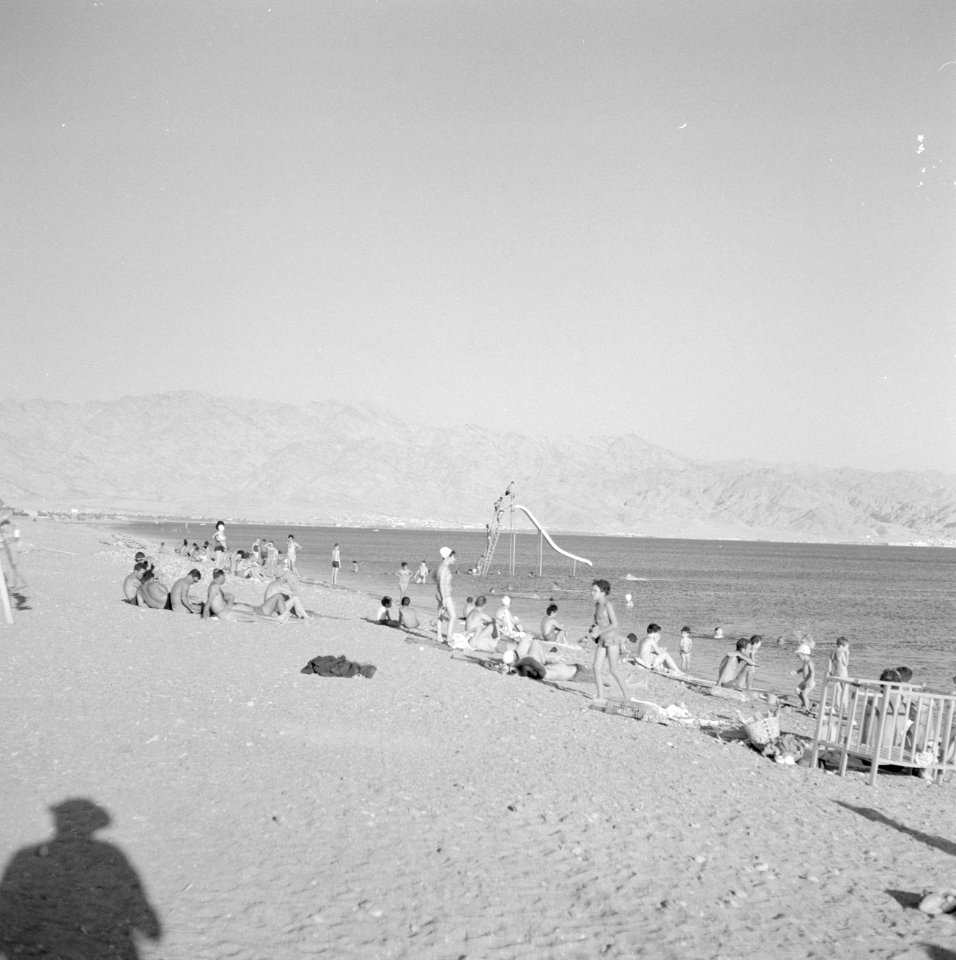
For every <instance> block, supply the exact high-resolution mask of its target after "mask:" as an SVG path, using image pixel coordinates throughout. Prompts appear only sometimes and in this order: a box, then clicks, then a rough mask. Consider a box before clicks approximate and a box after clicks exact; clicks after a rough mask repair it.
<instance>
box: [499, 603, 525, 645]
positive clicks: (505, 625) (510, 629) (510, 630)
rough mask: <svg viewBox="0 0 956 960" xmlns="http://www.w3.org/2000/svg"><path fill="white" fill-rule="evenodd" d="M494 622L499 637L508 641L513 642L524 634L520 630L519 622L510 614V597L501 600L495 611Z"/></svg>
mask: <svg viewBox="0 0 956 960" xmlns="http://www.w3.org/2000/svg"><path fill="white" fill-rule="evenodd" d="M495 622H496V623H497V624H498V634H499V636H502V637H506V638H508V639H509V640H514V639H516V638H517V637H518V636H519V635H520V634H522V633H524V630H522V629H521V621H520V620H519V619H518V618H517V617H516V616H515V615H514V614H513V613H512V612H511V597H508V596H504V597H502V598H501V606H499V607H498V609H497V610H496V611H495Z"/></svg>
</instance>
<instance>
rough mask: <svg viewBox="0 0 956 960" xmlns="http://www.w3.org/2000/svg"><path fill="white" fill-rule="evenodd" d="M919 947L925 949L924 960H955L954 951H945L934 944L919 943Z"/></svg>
mask: <svg viewBox="0 0 956 960" xmlns="http://www.w3.org/2000/svg"><path fill="white" fill-rule="evenodd" d="M920 946H921V947H925V948H926V960H956V950H947V949H946V947H940V946H937V945H936V944H935V943H921V944H920Z"/></svg>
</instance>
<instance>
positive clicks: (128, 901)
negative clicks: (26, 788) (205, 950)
mask: <svg viewBox="0 0 956 960" xmlns="http://www.w3.org/2000/svg"><path fill="white" fill-rule="evenodd" d="M50 811H51V812H52V814H53V819H54V823H55V826H56V833H55V834H54V835H53V837H51V838H50V839H49V840H46V841H44V842H42V843H38V844H36V845H34V846H30V847H24V848H23V849H22V850H19V851H18V852H17V853H16V854H14V856H13V857H12V858H11V859H10V862H9V863H8V864H7V867H6V869H5V870H4V873H3V879H2V880H0V955H5V956H9V957H19V956H24V957H64V958H66V957H69V958H70V960H100V958H103V957H110V958H116V960H138V958H139V949H138V946H137V940H138V938H139V937H146V938H148V939H150V940H159V938H160V936H161V933H162V930H161V927H160V922H159V917H158V916H157V914H156V911H155V910H154V909H153V907H152V906H151V905H150V903H149V901H148V900H147V898H146V893H145V891H144V890H143V885H142V883H141V882H140V879H139V875H138V874H137V873H136V871H135V870H134V869H133V867H132V866H131V865H130V863H129V861H128V860H127V859H126V856H125V855H124V854H123V852H122V851H121V850H120V849H119V848H118V847H116V846H114V845H113V844H111V843H107V842H106V841H104V840H97V839H96V838H95V837H94V836H93V834H94V833H95V832H96V831H97V830H102V829H103V828H104V827H108V826H109V824H110V815H109V813H107V811H106V810H104V809H103V808H102V807H101V806H99V805H98V804H95V803H93V802H92V801H91V800H87V799H85V798H82V797H74V798H71V799H68V800H64V801H63V802H62V803H58V804H57V805H56V806H55V807H51V808H50Z"/></svg>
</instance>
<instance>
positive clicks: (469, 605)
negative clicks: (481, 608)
mask: <svg viewBox="0 0 956 960" xmlns="http://www.w3.org/2000/svg"><path fill="white" fill-rule="evenodd" d="M474 609H475V598H474V597H465V609H464V610H462V611H461V619H462V620H464V621H465V622H467V621H468V614H469V613H471V611H472V610H474Z"/></svg>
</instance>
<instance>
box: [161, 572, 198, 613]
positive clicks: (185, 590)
mask: <svg viewBox="0 0 956 960" xmlns="http://www.w3.org/2000/svg"><path fill="white" fill-rule="evenodd" d="M200 580H202V574H201V573H200V572H199V571H198V570H196V569H195V568H193V569H192V570H190V571H189V573H187V574H186V576H185V577H180V578H179V579H178V580H177V581H176V582H175V583H174V584H173V587H172V589H171V590H170V591H169V602H170V605H171V606H172V610H173V613H202V604H201V603H196V602H195V601H193V600H190V599H189V588H190V587H191V586H192V585H193V584H194V583H199V581H200Z"/></svg>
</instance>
